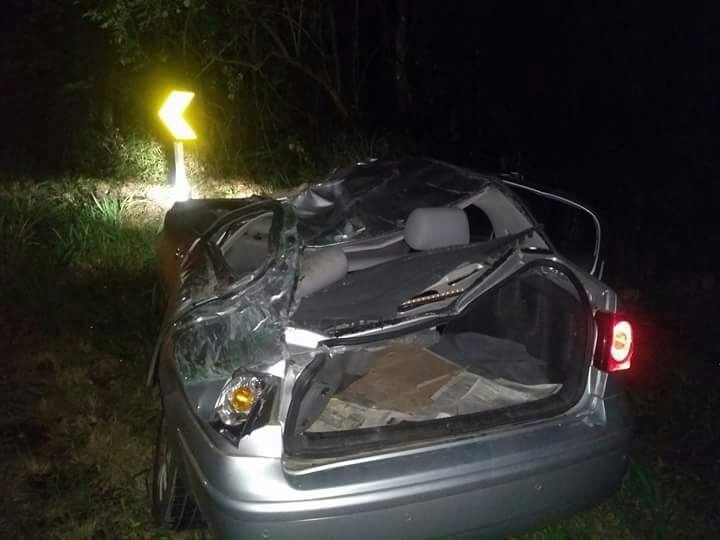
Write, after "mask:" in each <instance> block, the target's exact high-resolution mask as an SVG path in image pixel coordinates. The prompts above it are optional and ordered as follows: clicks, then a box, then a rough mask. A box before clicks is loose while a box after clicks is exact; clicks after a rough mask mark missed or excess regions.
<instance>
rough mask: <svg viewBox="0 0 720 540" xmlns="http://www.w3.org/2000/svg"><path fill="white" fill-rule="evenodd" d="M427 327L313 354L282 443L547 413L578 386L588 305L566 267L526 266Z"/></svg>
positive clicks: (586, 353) (405, 436)
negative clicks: (453, 313) (456, 311)
mask: <svg viewBox="0 0 720 540" xmlns="http://www.w3.org/2000/svg"><path fill="white" fill-rule="evenodd" d="M432 324H433V325H432V326H428V325H425V326H424V327H423V328H419V329H418V328H415V330H413V331H412V332H408V333H406V334H405V335H402V336H397V335H395V336H392V337H391V338H388V337H387V336H385V338H384V339H383V337H378V336H375V337H374V341H367V342H365V343H357V341H355V342H353V343H352V344H343V343H339V344H337V345H335V346H333V347H331V348H329V350H328V351H327V352H325V353H319V354H317V355H316V357H315V359H314V360H313V362H312V363H311V364H310V365H309V366H308V367H307V368H306V369H305V370H304V371H303V373H302V374H301V375H300V377H299V378H298V381H297V383H296V385H295V389H294V393H293V400H292V403H291V406H290V410H289V413H288V418H287V420H288V422H287V426H286V432H285V435H286V449H287V450H289V452H290V453H296V454H304V453H307V454H325V453H328V452H329V453H332V454H335V453H345V452H350V451H355V450H357V449H359V448H369V447H377V446H378V445H382V446H386V445H388V444H400V443H407V442H409V441H413V440H417V439H428V438H434V437H439V438H444V437H448V436H453V435H456V434H461V433H467V432H472V431H477V430H481V429H486V428H488V427H494V426H499V425H502V424H506V423H517V422H521V421H527V420H531V419H539V418H543V417H549V416H553V415H556V414H559V413H560V412H562V411H564V410H567V409H568V408H569V407H571V406H572V405H574V404H575V403H577V401H578V400H579V398H580V397H581V396H582V394H583V391H584V388H585V383H586V378H587V374H588V368H589V365H590V356H591V354H590V347H591V341H592V313H591V309H590V305H589V303H588V299H587V296H586V294H585V292H584V291H583V289H582V287H581V285H580V283H579V282H578V281H577V278H575V277H574V275H573V274H572V273H571V271H570V270H568V269H565V268H564V267H562V265H558V264H557V263H553V262H549V261H542V262H538V263H535V264H530V265H528V266H526V267H525V268H524V269H523V270H521V271H520V272H518V273H516V274H514V275H512V276H510V277H508V278H507V279H506V280H504V281H503V282H502V283H501V284H500V285H498V286H496V287H494V288H492V289H491V290H489V291H487V292H486V293H485V294H483V295H482V296H480V297H479V298H477V299H476V300H475V301H474V302H473V303H471V304H470V305H469V306H468V307H467V308H466V309H465V310H463V311H462V312H461V313H460V314H459V315H454V316H451V317H449V316H445V317H443V316H439V317H438V319H437V320H435V321H434V322H433V323H432Z"/></svg>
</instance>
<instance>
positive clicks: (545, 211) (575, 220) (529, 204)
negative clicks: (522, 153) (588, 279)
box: [503, 177, 605, 279]
mask: <svg viewBox="0 0 720 540" xmlns="http://www.w3.org/2000/svg"><path fill="white" fill-rule="evenodd" d="M503 180H504V182H505V184H506V185H507V186H508V187H510V189H511V190H512V191H513V192H514V193H515V195H516V196H517V197H518V198H519V199H520V200H521V201H522V203H523V204H524V205H525V207H526V208H527V209H528V210H529V211H530V213H531V214H532V215H533V217H534V218H535V219H536V220H537V221H538V222H539V223H540V224H541V225H542V227H543V230H544V231H545V233H546V235H547V237H548V238H549V239H550V241H551V242H552V244H553V247H554V248H555V250H556V251H557V252H558V253H560V254H561V255H562V256H564V257H566V258H567V259H569V260H570V261H571V262H573V263H574V264H576V265H577V266H579V267H580V268H582V269H583V270H585V271H586V272H588V273H589V274H591V275H592V276H594V277H596V278H598V279H602V275H603V270H604V267H605V261H604V259H603V249H602V244H603V236H602V226H601V222H600V218H599V217H598V215H597V214H596V213H595V212H594V211H592V210H591V209H590V208H588V207H587V206H585V205H583V204H581V203H579V202H576V201H575V200H573V199H571V198H569V197H568V196H566V195H563V194H560V193H557V192H552V191H549V190H547V189H545V188H541V187H537V186H533V185H529V184H527V183H525V182H522V181H521V180H522V179H521V178H520V177H518V178H517V179H516V178H515V177H513V178H512V179H503Z"/></svg>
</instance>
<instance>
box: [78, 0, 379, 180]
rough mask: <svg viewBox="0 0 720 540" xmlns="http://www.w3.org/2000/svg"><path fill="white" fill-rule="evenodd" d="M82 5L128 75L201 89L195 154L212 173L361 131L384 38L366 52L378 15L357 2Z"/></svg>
mask: <svg viewBox="0 0 720 540" xmlns="http://www.w3.org/2000/svg"><path fill="white" fill-rule="evenodd" d="M83 5H86V6H87V10H86V12H85V16H86V18H87V19H88V20H90V21H92V22H93V23H94V24H96V25H98V27H99V28H101V29H102V30H103V31H104V32H105V33H106V35H107V36H108V37H109V38H110V40H111V42H112V44H113V47H114V48H115V50H116V54H117V56H118V58H119V61H120V63H121V64H122V65H123V66H125V69H126V70H132V71H133V72H134V73H139V74H145V76H146V77H148V78H154V79H153V80H155V81H156V83H155V84H158V85H160V86H162V85H165V86H166V87H167V88H169V87H170V86H172V85H179V86H187V87H191V88H192V89H194V90H195V91H196V92H197V95H198V97H197V100H196V103H194V104H193V108H194V109H195V118H194V122H195V124H196V125H198V126H199V128H200V131H201V132H202V135H201V138H200V139H201V140H200V141H199V142H198V145H197V152H198V155H200V156H201V159H202V160H203V161H204V162H205V163H207V164H208V167H209V168H210V169H211V170H213V171H214V172H216V173H222V172H228V170H231V171H233V172H236V171H238V170H243V169H245V170H247V169H248V168H253V167H257V166H261V167H267V166H268V165H270V168H271V169H276V168H277V164H278V163H281V162H282V161H283V160H284V158H285V157H286V155H287V152H285V151H284V150H285V149H289V144H288V143H289V142H290V141H291V140H292V139H299V140H302V141H303V142H302V143H301V146H300V147H302V148H305V149H307V150H309V152H308V154H307V155H311V154H312V152H311V151H310V150H311V149H312V148H313V147H316V146H319V145H320V144H324V143H325V142H326V141H327V140H328V139H329V138H330V137H329V136H328V133H334V132H336V131H338V130H340V131H343V132H351V133H352V132H357V126H358V125H359V121H360V120H361V118H362V115H361V111H362V110H363V109H364V100H365V99H366V88H367V83H368V77H369V74H370V72H371V69H372V68H373V66H378V65H379V64H380V63H381V60H382V57H381V55H380V54H379V53H380V52H381V50H382V45H383V44H384V43H385V44H387V39H388V36H386V35H385V33H384V31H383V30H382V29H381V30H380V32H379V37H380V39H377V38H378V36H373V38H374V39H375V42H374V43H373V44H372V46H370V44H369V43H365V42H361V39H365V40H366V41H367V39H369V36H368V35H363V34H361V32H360V28H361V23H362V22H363V18H368V17H371V16H373V15H377V14H373V13H372V10H369V9H368V8H364V7H363V8H362V9H361V7H360V6H361V4H360V3H359V2H356V3H355V6H354V8H353V10H351V11H350V12H349V14H348V13H347V12H346V11H347V10H345V9H344V7H345V6H344V4H343V3H342V2H337V1H335V0H320V1H315V2H294V1H291V0H272V1H269V2H264V1H263V2H258V1H253V0H241V1H237V2H209V1H207V0H149V1H148V0H111V1H107V2H102V3H96V2H86V3H85V4H83ZM373 9H377V8H373ZM381 20H382V19H381ZM383 28H384V27H383ZM363 45H368V46H365V47H364V46H363ZM295 148H297V146H295ZM278 150H279V151H280V154H277V152H278ZM292 153H293V150H292V149H290V154H292ZM290 157H291V158H302V157H303V156H298V155H295V156H292V155H291V156H290ZM312 159H314V158H312ZM283 169H284V167H282V166H281V167H280V171H279V174H281V175H285V174H287V172H286V171H285V170H283Z"/></svg>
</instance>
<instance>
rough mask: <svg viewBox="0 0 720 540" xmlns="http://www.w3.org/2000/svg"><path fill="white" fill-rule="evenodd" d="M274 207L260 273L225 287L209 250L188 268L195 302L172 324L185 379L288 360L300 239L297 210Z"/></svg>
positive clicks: (222, 374)
mask: <svg viewBox="0 0 720 540" xmlns="http://www.w3.org/2000/svg"><path fill="white" fill-rule="evenodd" d="M275 204H277V203H275ZM275 212H276V214H275V218H274V220H273V225H272V229H271V233H270V249H271V251H270V255H269V259H268V264H267V265H264V267H263V268H262V269H260V270H259V271H258V272H257V273H256V274H254V275H251V276H246V277H245V278H244V279H240V280H239V281H237V282H235V283H232V284H231V285H230V286H228V287H225V286H224V285H223V283H222V280H219V279H218V278H217V274H216V272H215V271H216V270H217V266H216V264H215V262H214V261H212V260H211V259H212V256H210V255H209V254H208V252H207V250H205V255H202V254H201V255H198V256H197V260H196V262H197V264H198V265H199V267H195V268H194V270H193V272H189V273H188V277H190V276H192V278H191V280H192V281H189V282H187V283H185V284H184V286H185V287H186V289H185V290H186V291H187V292H188V293H189V294H193V295H194V296H195V299H196V302H194V303H193V306H194V307H193V308H192V309H191V310H190V311H189V312H188V313H186V314H185V315H182V316H181V317H180V318H179V319H178V320H177V321H175V322H174V323H173V326H172V332H173V333H174V339H173V342H174V353H175V361H176V365H177V368H178V371H179V373H180V376H181V378H182V380H183V382H184V383H186V384H188V383H191V382H197V381H202V380H210V379H218V378H224V377H229V376H230V375H232V373H233V372H234V371H235V370H237V369H238V368H245V369H249V370H252V369H255V370H263V369H265V368H267V367H269V366H270V365H272V364H275V363H277V362H278V361H280V360H283V359H287V357H288V353H287V350H286V347H285V343H284V340H283V333H284V330H285V327H286V326H287V317H288V310H289V306H290V302H291V300H292V294H293V291H294V289H295V281H296V279H297V274H298V264H299V252H300V244H299V241H298V234H297V220H296V216H295V213H294V212H293V211H292V209H291V208H289V207H288V206H280V205H277V208H275ZM197 249H200V246H197ZM198 295H199V296H198ZM202 298H204V299H202Z"/></svg>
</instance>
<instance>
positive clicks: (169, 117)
mask: <svg viewBox="0 0 720 540" xmlns="http://www.w3.org/2000/svg"><path fill="white" fill-rule="evenodd" d="M194 97H195V93H194V92H181V91H179V90H173V91H172V92H170V95H168V97H167V99H166V100H165V103H163V106H162V107H160V110H159V111H158V115H159V116H160V119H161V120H162V121H163V123H164V124H165V126H166V127H167V128H168V129H169V130H170V133H172V136H173V137H174V138H175V139H176V140H178V141H189V140H195V139H197V135H196V134H195V132H194V131H193V128H191V127H190V124H188V123H187V121H186V120H185V119H184V118H183V113H184V112H185V109H187V107H188V105H190V102H191V101H192V100H193V98H194Z"/></svg>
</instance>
